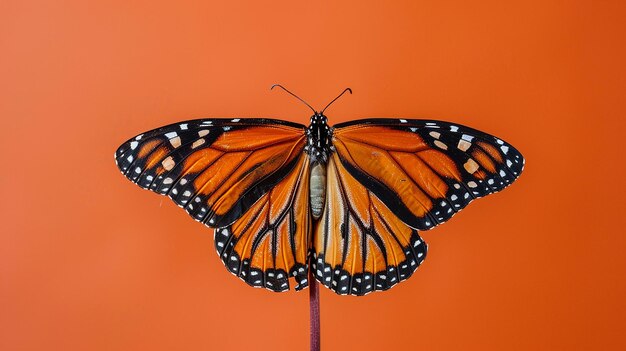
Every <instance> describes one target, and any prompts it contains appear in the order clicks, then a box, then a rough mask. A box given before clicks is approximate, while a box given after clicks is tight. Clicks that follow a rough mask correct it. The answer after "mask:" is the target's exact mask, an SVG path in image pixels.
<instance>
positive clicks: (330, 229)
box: [312, 153, 427, 295]
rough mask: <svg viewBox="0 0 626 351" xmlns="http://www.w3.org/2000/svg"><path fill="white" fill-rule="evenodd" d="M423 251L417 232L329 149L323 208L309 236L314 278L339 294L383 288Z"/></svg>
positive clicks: (403, 274) (401, 275)
mask: <svg viewBox="0 0 626 351" xmlns="http://www.w3.org/2000/svg"><path fill="white" fill-rule="evenodd" d="M426 250H427V247H426V243H425V242H424V241H423V240H422V239H421V238H420V237H419V235H418V234H417V231H416V230H415V229H412V228H410V227H409V226H407V225H406V224H404V223H403V222H402V221H401V220H400V219H399V218H398V217H397V216H396V215H395V214H394V211H393V210H390V208H389V207H388V206H387V205H386V204H385V203H383V201H381V199H380V198H379V197H378V196H377V195H376V194H375V193H374V192H372V191H371V190H370V189H368V188H367V187H366V186H364V185H363V184H361V183H360V182H359V181H357V180H356V179H355V178H354V177H353V176H352V175H351V174H350V172H348V170H347V168H346V167H345V166H344V165H343V164H342V163H341V161H340V157H339V155H338V154H337V153H333V154H332V156H331V157H330V159H329V161H328V166H327V174H326V203H325V207H324V212H323V213H322V217H321V218H320V220H319V221H318V222H317V227H316V228H315V234H314V238H313V255H314V257H313V267H312V269H313V270H314V271H313V272H314V274H315V277H316V278H317V280H318V281H319V282H320V283H322V284H323V285H325V286H326V287H328V288H329V289H331V290H333V291H335V292H336V293H338V294H341V295H365V294H367V293H370V292H372V291H376V290H387V289H389V288H391V287H392V286H394V285H396V284H398V283H399V282H400V281H403V280H405V279H408V278H409V277H410V276H411V274H412V273H413V272H414V271H415V269H417V267H418V266H419V265H420V263H422V261H423V260H424V258H426Z"/></svg>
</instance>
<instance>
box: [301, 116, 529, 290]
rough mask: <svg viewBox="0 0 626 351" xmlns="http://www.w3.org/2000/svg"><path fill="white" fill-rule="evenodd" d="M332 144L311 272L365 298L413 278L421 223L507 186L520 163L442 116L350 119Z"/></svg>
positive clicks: (511, 152)
mask: <svg viewBox="0 0 626 351" xmlns="http://www.w3.org/2000/svg"><path fill="white" fill-rule="evenodd" d="M332 142H333V148H334V150H335V153H333V155H332V157H331V159H330V161H329V164H328V174H327V190H326V191H327V194H326V197H327V200H326V205H325V206H326V207H325V209H324V213H323V215H322V218H321V220H320V221H319V223H318V224H317V227H316V229H315V234H314V235H315V237H314V239H313V254H314V267H313V269H314V272H315V275H316V278H317V279H318V280H319V281H320V282H321V283H322V284H324V285H326V286H327V287H329V288H330V289H332V290H334V291H335V292H337V293H339V294H350V295H364V294H367V293H369V292H371V291H376V290H386V289H389V288H390V287H392V286H394V285H395V284H397V283H399V282H400V281H402V280H405V279H407V278H408V277H409V276H410V275H411V274H412V273H413V272H414V271H415V269H417V267H418V266H419V264H420V263H421V262H422V261H423V260H424V258H425V255H426V250H427V247H426V244H425V243H424V241H423V240H422V239H421V238H420V237H419V235H418V233H417V230H427V229H430V228H432V227H434V226H436V225H437V224H440V223H443V222H445V221H446V220H448V219H449V218H450V217H452V216H453V215H454V214H455V213H456V212H458V211H460V210H461V209H463V208H464V207H465V206H467V205H468V204H469V203H470V202H471V201H472V200H473V199H476V198H479V197H482V196H485V195H488V194H490V193H493V192H496V191H499V190H501V189H503V188H504V187H506V186H507V185H509V184H511V183H512V182H513V181H514V180H515V179H517V177H518V176H519V175H520V173H521V172H522V168H523V165H524V159H523V158H522V156H521V154H520V153H519V152H518V151H517V150H516V149H515V148H513V147H512V146H511V145H509V144H507V143H506V142H504V141H502V140H501V139H498V138H496V137H494V136H491V135H488V134H486V133H483V132H480V131H477V130H475V129H471V128H468V127H464V126H461V125H458V124H451V123H446V122H439V121H425V120H404V119H400V120H398V119H368V120H359V121H353V122H348V123H343V124H339V125H336V126H335V128H334V131H333V139H332Z"/></svg>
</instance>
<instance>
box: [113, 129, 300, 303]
mask: <svg viewBox="0 0 626 351" xmlns="http://www.w3.org/2000/svg"><path fill="white" fill-rule="evenodd" d="M304 128H305V127H304V126H303V125H299V124H295V123H289V122H284V121H278V120H270V119H203V120H193V121H187V122H183V123H177V124H172V125H168V126H165V127H162V128H158V129H155V130H152V131H149V132H146V133H143V134H140V135H138V136H136V137H134V138H132V139H130V140H128V141H127V142H125V143H124V144H122V145H121V146H120V147H119V148H118V150H117V151H116V153H115V155H116V156H115V159H116V162H117V165H118V168H119V169H120V171H121V172H122V174H124V175H125V176H126V177H127V178H128V179H129V180H131V181H132V182H134V183H136V184H137V185H139V186H141V187H142V188H144V189H149V190H151V191H154V192H156V193H158V194H162V195H167V196H169V197H170V198H171V199H172V200H173V201H174V202H175V203H176V204H177V205H178V206H180V207H181V208H183V209H184V210H185V211H186V212H187V213H188V214H189V215H190V216H191V217H192V218H194V219H195V220H196V221H199V222H202V223H204V224H205V225H207V226H209V227H212V228H217V230H216V231H215V245H216V249H217V251H218V253H219V254H220V258H221V259H222V261H223V262H224V264H225V265H226V267H227V268H228V269H229V271H230V272H232V273H233V274H235V275H237V276H239V277H240V278H241V279H243V280H244V281H246V282H247V283H248V284H250V285H252V286H259V287H261V286H262V287H266V288H268V289H270V290H273V291H283V290H286V289H288V283H287V277H286V276H287V274H291V275H293V276H294V277H296V280H297V281H298V282H299V284H298V285H297V286H296V289H300V288H302V287H305V286H307V279H306V277H307V271H306V263H307V262H306V258H307V255H308V233H309V232H310V230H309V228H308V226H309V225H310V219H309V217H308V197H307V196H303V195H302V193H303V192H307V193H308V178H303V177H304V176H307V177H308V175H307V172H308V167H309V164H308V157H307V156H306V154H305V153H303V152H302V150H303V148H304V143H305V141H306V139H305V137H304ZM303 179H306V182H304V181H303ZM302 199H304V200H302Z"/></svg>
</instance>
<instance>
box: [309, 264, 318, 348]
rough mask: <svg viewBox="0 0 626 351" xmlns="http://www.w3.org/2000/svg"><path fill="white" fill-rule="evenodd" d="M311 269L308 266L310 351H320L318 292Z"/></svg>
mask: <svg viewBox="0 0 626 351" xmlns="http://www.w3.org/2000/svg"><path fill="white" fill-rule="evenodd" d="M312 268H313V267H312V266H311V265H309V310H310V317H311V351H320V291H319V285H318V284H317V280H316V279H315V275H314V274H313V269H312Z"/></svg>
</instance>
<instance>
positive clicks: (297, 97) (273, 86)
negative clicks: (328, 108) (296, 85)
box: [270, 84, 317, 113]
mask: <svg viewBox="0 0 626 351" xmlns="http://www.w3.org/2000/svg"><path fill="white" fill-rule="evenodd" d="M275 87H279V88H281V89H282V90H284V91H286V92H288V93H289V94H291V96H293V97H295V98H296V99H298V100H300V101H302V102H303V103H304V104H305V105H307V106H309V108H310V109H311V110H313V113H317V111H315V109H314V108H313V107H311V105H309V104H307V103H306V101H304V100H302V99H301V98H300V97H299V96H298V95H296V94H294V93H292V92H290V91H289V90H287V89H286V88H285V87H284V86H282V85H280V84H274V85H272V87H271V88H270V90H272V89H274V88H275Z"/></svg>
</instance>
